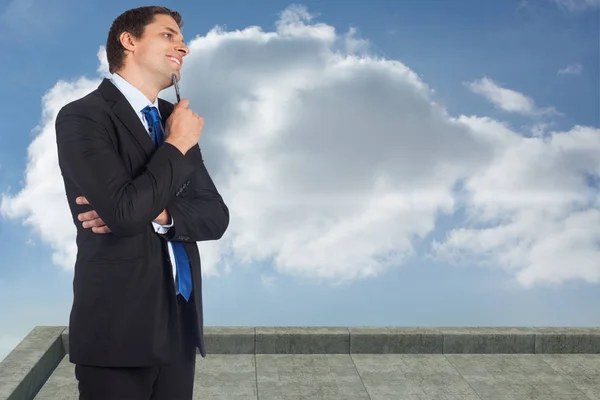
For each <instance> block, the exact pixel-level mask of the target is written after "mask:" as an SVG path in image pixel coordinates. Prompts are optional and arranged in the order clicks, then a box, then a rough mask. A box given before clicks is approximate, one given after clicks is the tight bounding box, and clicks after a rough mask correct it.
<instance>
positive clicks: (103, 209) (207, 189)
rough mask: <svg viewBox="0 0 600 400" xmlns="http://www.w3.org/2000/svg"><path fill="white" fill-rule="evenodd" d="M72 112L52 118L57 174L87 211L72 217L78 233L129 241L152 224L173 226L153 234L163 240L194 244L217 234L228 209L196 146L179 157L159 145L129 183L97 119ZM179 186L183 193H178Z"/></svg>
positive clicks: (66, 110)
mask: <svg viewBox="0 0 600 400" xmlns="http://www.w3.org/2000/svg"><path fill="white" fill-rule="evenodd" d="M72 111H73V110H72V108H71V107H67V108H64V109H63V110H62V111H61V112H60V113H59V115H58V117H57V121H56V132H57V145H58V153H59V164H60V167H61V171H62V173H63V175H64V176H65V178H68V179H70V180H71V181H72V182H73V183H74V184H75V185H76V186H77V187H78V188H79V189H80V191H81V193H82V196H80V197H78V198H77V199H76V202H77V204H89V205H90V206H91V207H93V210H91V211H88V212H85V213H81V214H79V215H78V219H79V221H81V222H82V226H83V227H84V228H90V229H92V230H93V232H95V233H100V234H107V233H112V234H116V235H119V236H131V235H135V234H138V233H141V232H142V231H143V230H144V229H147V225H148V224H150V223H151V222H152V221H154V222H156V223H159V224H162V225H165V224H170V223H173V226H171V227H170V228H169V230H168V231H167V233H165V234H160V233H158V232H157V233H158V234H160V235H161V237H163V238H164V239H166V240H175V241H187V242H195V241H203V240H216V239H219V238H220V237H221V236H222V235H223V233H224V232H225V230H226V228H227V226H228V224H229V210H228V208H227V206H226V205H225V204H224V202H223V199H222V198H221V196H220V195H219V193H218V192H217V189H216V188H215V186H214V184H213V182H212V180H211V179H210V176H209V175H208V172H207V171H206V168H205V166H204V162H203V161H202V156H201V153H200V148H199V147H198V145H196V146H195V147H194V148H192V149H190V151H188V152H187V153H186V155H185V156H184V155H182V154H181V153H180V152H179V150H177V149H176V148H175V147H173V146H171V145H170V144H168V143H165V144H163V145H162V146H161V148H159V149H157V151H156V153H155V154H154V155H153V157H152V158H151V159H150V160H149V162H148V164H147V165H146V168H145V169H144V171H143V172H142V173H141V174H140V175H139V176H137V177H135V178H133V179H131V178H129V177H128V174H127V173H126V171H125V168H124V165H123V164H122V160H121V159H120V157H119V156H118V154H117V153H116V151H115V150H114V148H113V147H112V145H111V144H110V143H109V142H110V141H109V139H108V137H107V133H106V131H105V130H104V128H103V126H102V124H100V123H99V122H98V121H97V120H96V118H98V116H96V115H94V114H93V112H91V111H88V112H83V111H81V110H76V111H75V112H72ZM90 114H92V115H90ZM106 165H110V166H111V167H110V168H106ZM192 179H193V180H194V181H193V182H190V180H192ZM186 180H187V182H188V183H185V182H186ZM189 183H192V184H191V185H189V186H188V184H189ZM182 187H187V190H185V191H183V192H182V191H181V188H182ZM161 210H162V211H161ZM157 214H158V215H157ZM153 218H154V220H153Z"/></svg>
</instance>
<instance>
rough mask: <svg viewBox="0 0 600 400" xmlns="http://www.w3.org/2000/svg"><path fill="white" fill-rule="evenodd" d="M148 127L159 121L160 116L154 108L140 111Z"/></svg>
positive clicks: (149, 107)
mask: <svg viewBox="0 0 600 400" xmlns="http://www.w3.org/2000/svg"><path fill="white" fill-rule="evenodd" d="M142 113H144V116H145V117H146V120H147V121H148V124H149V125H154V124H155V123H157V122H159V121H160V115H158V109H157V108H156V107H151V106H146V107H144V109H143V110H142Z"/></svg>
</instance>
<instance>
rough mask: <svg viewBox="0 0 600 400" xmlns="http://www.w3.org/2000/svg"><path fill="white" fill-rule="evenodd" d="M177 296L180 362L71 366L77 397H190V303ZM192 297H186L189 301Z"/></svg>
mask: <svg viewBox="0 0 600 400" xmlns="http://www.w3.org/2000/svg"><path fill="white" fill-rule="evenodd" d="M177 299H178V307H177V308H178V314H179V315H178V319H179V321H180V325H181V328H182V329H181V330H182V336H183V339H184V340H185V345H184V354H181V357H180V361H179V362H177V363H173V364H168V365H163V366H156V367H127V368H119V367H110V368H107V367H94V366H87V365H85V366H84V365H75V377H76V378H77V381H78V388H79V400H192V395H193V389H194V375H195V371H196V347H195V345H194V343H193V341H192V339H191V338H192V335H191V334H190V333H191V332H192V331H191V329H193V325H192V324H191V323H190V322H189V321H191V318H185V317H184V314H185V313H186V311H189V310H186V308H188V306H190V304H187V303H186V301H185V300H184V299H183V297H181V295H178V296H177ZM191 300H192V299H190V301H191Z"/></svg>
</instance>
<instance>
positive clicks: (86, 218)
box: [75, 196, 112, 233]
mask: <svg viewBox="0 0 600 400" xmlns="http://www.w3.org/2000/svg"><path fill="white" fill-rule="evenodd" d="M75 201H76V203H77V204H90V203H89V202H88V200H87V199H86V198H85V197H84V196H80V197H78V198H77V199H76V200H75ZM77 219H78V220H80V221H82V222H83V224H82V225H83V227H84V228H92V232H94V233H111V232H112V231H111V230H110V229H109V228H108V226H106V224H104V221H102V219H101V218H100V217H99V216H98V213H96V211H94V210H92V211H88V212H84V213H81V214H79V215H78V216H77Z"/></svg>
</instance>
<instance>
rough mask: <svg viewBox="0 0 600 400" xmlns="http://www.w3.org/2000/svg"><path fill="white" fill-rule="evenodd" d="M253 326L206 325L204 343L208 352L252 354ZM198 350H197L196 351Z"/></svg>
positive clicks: (253, 343)
mask: <svg viewBox="0 0 600 400" xmlns="http://www.w3.org/2000/svg"><path fill="white" fill-rule="evenodd" d="M254 330H255V329H254V328H253V327H245V326H242V327H206V328H205V329H204V343H205V345H206V352H207V353H210V354H254V351H255V332H254ZM198 352H199V351H198Z"/></svg>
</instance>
